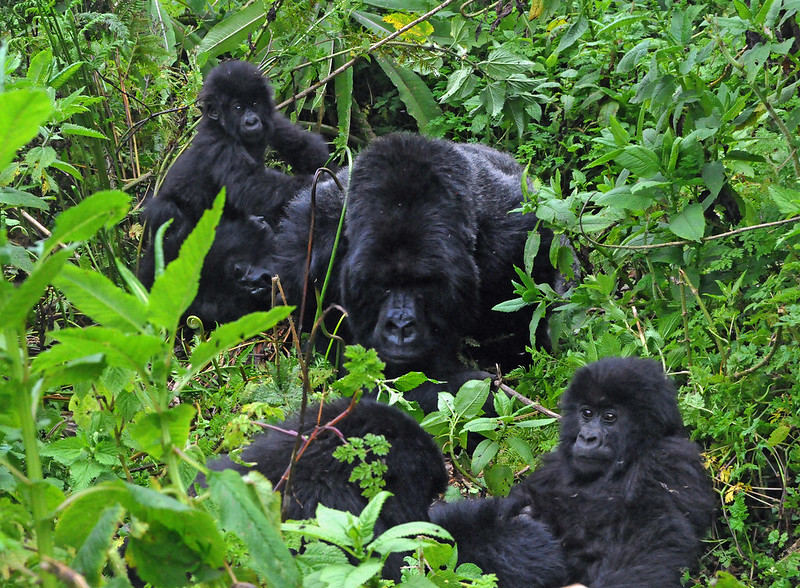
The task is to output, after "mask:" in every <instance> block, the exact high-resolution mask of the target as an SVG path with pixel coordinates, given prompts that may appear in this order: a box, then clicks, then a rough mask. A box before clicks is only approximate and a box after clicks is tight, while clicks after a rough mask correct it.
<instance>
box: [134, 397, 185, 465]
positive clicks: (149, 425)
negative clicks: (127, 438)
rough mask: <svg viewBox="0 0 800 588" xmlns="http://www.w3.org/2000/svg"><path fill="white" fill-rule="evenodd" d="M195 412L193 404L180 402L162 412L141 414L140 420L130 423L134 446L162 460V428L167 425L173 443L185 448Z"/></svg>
mask: <svg viewBox="0 0 800 588" xmlns="http://www.w3.org/2000/svg"><path fill="white" fill-rule="evenodd" d="M195 414H196V411H195V408H194V407H193V406H192V405H191V404H179V405H178V406H176V407H174V408H170V409H169V410H167V411H165V412H162V413H160V414H159V413H155V412H151V413H149V414H145V415H143V416H141V417H140V418H139V420H137V421H136V422H134V423H132V424H130V425H128V432H129V433H130V435H131V441H132V443H133V446H134V447H135V448H136V449H138V450H139V451H144V452H145V453H147V454H148V455H150V456H152V457H153V459H156V460H160V459H161V458H162V457H163V455H164V447H163V445H162V443H161V436H162V434H161V430H162V427H167V428H168V429H169V437H170V440H171V442H172V444H173V445H174V446H175V447H177V448H179V449H183V447H184V445H186V441H188V439H189V432H190V431H191V425H192V419H193V418H194V416H195Z"/></svg>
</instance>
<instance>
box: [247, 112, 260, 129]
mask: <svg viewBox="0 0 800 588" xmlns="http://www.w3.org/2000/svg"><path fill="white" fill-rule="evenodd" d="M243 122H244V126H245V127H247V128H248V129H255V128H258V127H260V126H261V119H260V118H258V116H257V115H256V114H254V113H252V112H250V113H247V114H246V115H245V116H244V121H243Z"/></svg>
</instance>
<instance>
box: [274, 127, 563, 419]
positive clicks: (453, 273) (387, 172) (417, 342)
mask: <svg viewBox="0 0 800 588" xmlns="http://www.w3.org/2000/svg"><path fill="white" fill-rule="evenodd" d="M339 179H340V181H342V183H345V182H346V181H347V174H346V172H342V173H341V174H340V175H339ZM316 197H317V201H316V207H317V211H316V229H315V233H314V234H315V237H314V238H315V244H314V248H313V251H312V261H311V272H310V278H311V279H310V287H309V289H310V293H309V294H308V295H309V296H310V298H311V301H312V303H313V288H319V287H320V286H321V284H322V281H323V279H324V277H325V274H326V271H327V268H328V262H329V260H330V255H331V248H332V245H333V236H334V235H335V232H336V226H337V223H338V218H339V214H340V212H341V207H342V196H341V194H340V193H339V190H338V189H337V188H336V186H335V184H334V183H333V182H332V181H326V182H323V183H321V184H320V185H319V186H318V188H317V193H316ZM522 200H523V194H522V169H521V168H520V166H519V164H517V163H516V162H515V161H514V160H513V159H512V158H511V157H510V156H508V155H505V154H503V153H500V152H498V151H495V150H494V149H490V148H488V147H485V146H481V145H462V144H456V143H451V142H448V141H441V140H434V139H429V138H425V137H421V136H418V135H409V134H393V135H388V136H386V137H383V138H381V139H378V140H376V141H374V142H373V143H372V144H371V145H370V146H369V148H368V149H366V150H365V151H364V152H362V153H361V154H360V155H359V156H358V157H357V159H356V161H355V165H354V169H353V172H352V176H351V179H350V185H349V193H348V203H347V212H346V219H345V231H344V240H343V242H342V244H341V245H340V250H339V251H338V253H337V258H338V261H337V262H336V264H335V265H334V275H333V277H332V284H333V286H332V287H331V294H332V295H331V296H330V297H329V301H333V302H338V303H340V304H341V305H342V306H343V307H344V308H345V310H346V311H347V313H348V329H349V331H350V333H351V334H352V339H353V340H354V341H355V342H357V343H361V344H363V345H364V346H366V347H374V348H375V349H376V350H377V351H378V354H379V355H380V357H381V359H382V360H383V361H384V362H386V364H387V367H386V375H387V376H388V377H395V376H398V375H401V374H403V373H406V372H408V371H410V370H419V371H424V372H425V373H426V374H427V375H428V376H430V377H433V378H436V379H451V378H452V376H453V375H454V374H457V373H459V372H461V371H463V369H464V366H463V365H462V363H461V362H460V360H459V358H458V355H459V351H460V349H459V345H460V341H461V339H462V338H463V337H470V338H473V339H475V340H476V341H477V342H478V347H477V348H476V349H473V350H472V356H473V358H474V359H476V361H477V362H478V363H479V365H481V366H482V367H483V366H486V367H491V366H493V365H494V364H495V363H500V364H502V365H503V366H504V367H507V368H510V367H516V366H517V365H519V363H520V358H521V354H522V353H523V352H524V349H525V343H526V342H527V341H528V329H527V325H528V323H529V322H530V313H529V312H528V313H527V315H526V313H525V311H524V310H523V311H519V312H517V313H499V312H494V311H492V307H493V306H494V305H496V304H497V303H498V302H501V301H503V300H508V299H510V298H511V297H512V293H513V289H512V286H511V280H512V279H513V278H514V277H515V276H516V274H515V272H514V270H513V265H514V264H517V265H521V264H522V262H523V249H524V245H525V241H526V239H527V236H528V232H529V231H531V230H538V231H539V232H540V234H541V246H540V248H539V252H538V254H537V257H536V259H535V261H534V268H535V269H534V277H535V278H536V280H537V281H538V282H547V283H549V284H551V285H552V284H553V282H554V280H555V271H554V270H553V268H552V266H551V264H550V263H549V260H548V259H547V257H548V250H549V247H550V242H551V240H552V233H551V232H550V231H549V230H547V229H544V228H541V227H538V228H537V225H538V220H537V219H536V217H535V216H534V215H533V214H526V215H523V214H521V213H520V212H511V211H513V210H515V209H517V208H518V207H519V206H520V203H521V202H522ZM310 209H311V205H310V196H309V194H308V192H307V191H304V192H302V193H300V194H299V195H298V196H297V197H296V198H295V199H294V200H293V201H292V202H291V203H290V204H289V207H288V208H287V213H286V215H285V219H284V221H283V223H282V224H281V227H280V228H279V230H278V234H279V236H278V237H277V240H278V242H279V243H280V244H281V247H280V251H279V256H280V259H279V260H278V262H277V267H278V272H279V274H280V277H281V280H282V281H283V283H284V286H285V287H286V288H287V291H288V293H289V297H290V302H292V303H293V304H297V302H298V300H299V299H300V296H301V294H302V278H303V276H302V273H303V272H298V271H297V269H298V268H303V267H304V262H305V256H306V243H307V238H308V228H309V218H310ZM307 304H308V303H307ZM312 306H313V304H312ZM306 320H307V319H306ZM306 324H307V323H306ZM536 343H537V344H538V345H539V346H542V347H545V348H547V347H548V345H549V341H548V336H547V329H546V324H545V321H542V325H541V328H540V329H539V330H538V331H537V336H536ZM409 397H410V398H411V399H414V400H418V401H419V402H420V404H421V405H422V408H423V409H424V410H426V411H430V410H433V409H435V408H436V396H435V394H433V393H432V392H431V390H430V388H429V387H425V388H423V389H421V390H417V391H415V392H414V393H412V394H411V395H410V396H409Z"/></svg>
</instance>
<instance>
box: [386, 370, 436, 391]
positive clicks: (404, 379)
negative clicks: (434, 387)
mask: <svg viewBox="0 0 800 588" xmlns="http://www.w3.org/2000/svg"><path fill="white" fill-rule="evenodd" d="M427 381H429V380H428V377H427V376H426V375H425V374H423V373H422V372H408V373H407V374H405V375H402V376H400V377H399V378H397V379H396V380H395V381H394V387H395V389H396V390H399V391H400V392H408V391H409V390H413V389H414V388H416V387H417V386H419V385H420V384H424V383H425V382H427Z"/></svg>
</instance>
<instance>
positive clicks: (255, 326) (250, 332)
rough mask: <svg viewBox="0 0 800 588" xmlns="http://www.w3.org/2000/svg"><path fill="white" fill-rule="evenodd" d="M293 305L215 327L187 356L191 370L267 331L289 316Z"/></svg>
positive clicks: (253, 314)
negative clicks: (189, 355)
mask: <svg viewBox="0 0 800 588" xmlns="http://www.w3.org/2000/svg"><path fill="white" fill-rule="evenodd" d="M292 310H294V306H276V307H275V308H272V309H270V310H268V311H267V312H253V313H250V314H247V315H245V316H243V317H241V318H239V319H237V320H235V321H233V322H232V323H227V324H224V325H220V326H219V327H217V328H216V329H215V330H214V332H213V333H211V336H210V337H209V338H208V339H207V340H206V341H203V342H202V343H200V344H199V345H198V346H197V347H196V348H195V349H194V351H192V355H191V357H190V358H189V364H190V365H191V369H192V370H193V371H198V370H200V369H202V367H203V366H204V365H205V364H207V363H208V362H209V361H211V359H213V358H214V357H216V356H217V355H219V354H220V353H222V352H223V351H226V350H227V349H230V348H231V347H233V346H234V345H237V344H238V343H241V342H242V341H244V340H246V339H249V338H250V337H253V336H255V335H257V334H258V333H261V332H263V331H267V330H269V329H271V328H272V327H274V326H275V325H277V324H278V323H279V322H281V321H282V320H284V319H285V318H286V317H287V316H289V315H290V314H291V313H292Z"/></svg>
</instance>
